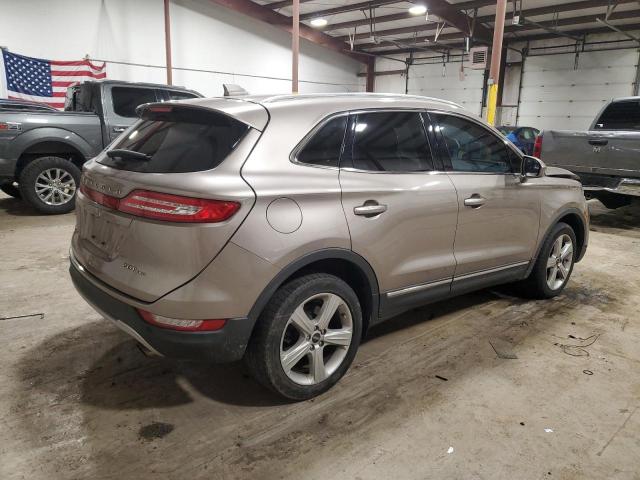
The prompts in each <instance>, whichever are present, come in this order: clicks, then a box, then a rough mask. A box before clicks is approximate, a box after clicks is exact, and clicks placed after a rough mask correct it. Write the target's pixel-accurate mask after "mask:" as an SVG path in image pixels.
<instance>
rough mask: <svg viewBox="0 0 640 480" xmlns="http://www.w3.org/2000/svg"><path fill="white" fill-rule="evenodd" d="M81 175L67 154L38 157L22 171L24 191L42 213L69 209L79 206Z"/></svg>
mask: <svg viewBox="0 0 640 480" xmlns="http://www.w3.org/2000/svg"><path fill="white" fill-rule="evenodd" d="M80 175H81V172H80V169H79V168H78V167H76V166H75V165H74V164H73V163H72V162H71V161H69V160H66V159H64V158H60V157H40V158H36V159H35V160H33V161H31V162H30V163H29V164H28V165H27V166H26V167H25V168H24V170H22V173H21V174H20V193H21V194H22V198H23V199H24V200H26V201H27V202H29V203H30V204H31V205H32V206H33V207H34V208H35V209H36V210H38V211H39V212H41V213H46V214H60V213H68V212H70V211H72V210H73V209H74V208H75V204H76V191H77V189H78V187H79V186H80Z"/></svg>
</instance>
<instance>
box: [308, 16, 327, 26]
mask: <svg viewBox="0 0 640 480" xmlns="http://www.w3.org/2000/svg"><path fill="white" fill-rule="evenodd" d="M326 25H327V19H326V18H322V17H320V18H314V19H313V20H311V26H312V27H317V28H320V27H324V26H326Z"/></svg>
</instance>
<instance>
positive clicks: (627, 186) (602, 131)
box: [533, 97, 640, 208]
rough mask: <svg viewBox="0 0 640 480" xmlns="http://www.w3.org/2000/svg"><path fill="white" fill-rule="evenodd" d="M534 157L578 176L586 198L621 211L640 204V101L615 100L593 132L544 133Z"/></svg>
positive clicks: (609, 105)
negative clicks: (636, 200)
mask: <svg viewBox="0 0 640 480" xmlns="http://www.w3.org/2000/svg"><path fill="white" fill-rule="evenodd" d="M533 154H534V156H536V157H539V158H540V159H542V160H543V161H544V163H545V164H547V165H552V166H557V167H562V168H565V169H567V170H570V171H572V172H574V173H576V174H577V175H578V176H579V177H580V179H581V180H582V184H583V186H584V193H585V196H586V197H587V198H597V199H598V200H600V201H601V202H602V203H603V204H604V205H605V206H606V207H608V208H617V207H621V206H623V205H627V204H629V203H631V200H632V199H633V197H637V198H640V97H625V98H616V99H614V100H612V101H611V102H609V103H608V104H607V105H605V106H604V108H603V109H602V110H601V111H600V112H599V113H598V115H597V116H596V118H595V120H594V121H593V123H592V124H591V127H590V128H589V130H588V131H586V132H585V131H571V130H544V131H543V132H542V133H541V134H540V135H539V136H538V138H537V140H536V144H535V147H534V153H533Z"/></svg>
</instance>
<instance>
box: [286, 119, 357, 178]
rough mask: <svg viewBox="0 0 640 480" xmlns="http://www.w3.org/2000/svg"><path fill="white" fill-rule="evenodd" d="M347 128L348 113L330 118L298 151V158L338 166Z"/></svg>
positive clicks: (305, 161) (310, 162)
mask: <svg viewBox="0 0 640 480" xmlns="http://www.w3.org/2000/svg"><path fill="white" fill-rule="evenodd" d="M346 128H347V116H346V115H343V116H342V117H338V118H334V119H333V120H329V121H328V122H327V123H326V124H325V125H324V126H322V127H321V128H320V130H318V131H317V132H316V133H315V135H313V137H312V138H311V140H309V141H308V142H307V144H306V145H305V146H304V148H303V149H302V150H301V151H300V153H298V156H297V160H298V161H299V162H302V163H308V164H311V165H322V166H325V167H337V166H338V161H339V160H340V152H341V151H342V141H343V139H344V131H345V129H346Z"/></svg>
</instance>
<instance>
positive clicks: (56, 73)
mask: <svg viewBox="0 0 640 480" xmlns="http://www.w3.org/2000/svg"><path fill="white" fill-rule="evenodd" d="M51 75H52V76H53V77H91V78H105V77H106V76H107V74H106V73H93V72H91V71H88V70H86V71H79V72H62V71H60V70H52V71H51Z"/></svg>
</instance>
